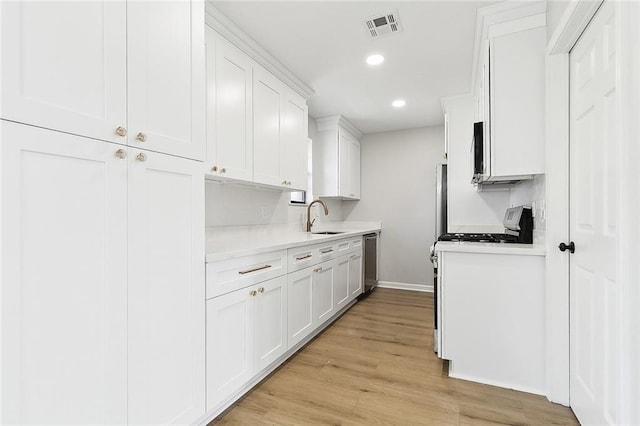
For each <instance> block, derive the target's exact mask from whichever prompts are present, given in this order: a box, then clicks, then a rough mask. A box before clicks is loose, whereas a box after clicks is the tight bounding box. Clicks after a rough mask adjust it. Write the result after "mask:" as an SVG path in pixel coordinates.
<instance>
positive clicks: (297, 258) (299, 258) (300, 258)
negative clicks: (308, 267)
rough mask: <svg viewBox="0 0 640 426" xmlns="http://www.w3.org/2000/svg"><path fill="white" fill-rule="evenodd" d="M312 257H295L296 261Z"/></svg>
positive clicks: (309, 255)
mask: <svg viewBox="0 0 640 426" xmlns="http://www.w3.org/2000/svg"><path fill="white" fill-rule="evenodd" d="M312 256H313V255H312V254H308V255H306V256H301V257H296V260H304V259H308V258H310V257H312Z"/></svg>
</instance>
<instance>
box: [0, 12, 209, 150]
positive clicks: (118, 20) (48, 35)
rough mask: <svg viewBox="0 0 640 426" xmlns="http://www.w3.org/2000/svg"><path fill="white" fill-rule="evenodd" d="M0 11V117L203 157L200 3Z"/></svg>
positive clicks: (202, 59) (202, 13)
mask: <svg viewBox="0 0 640 426" xmlns="http://www.w3.org/2000/svg"><path fill="white" fill-rule="evenodd" d="M0 7H2V11H1V15H2V18H1V19H2V25H1V27H2V89H3V94H2V96H3V102H2V112H1V114H2V118H5V119H8V120H12V121H17V122H21V123H26V124H32V125H35V126H40V127H44V128H48V129H52V130H58V131H63V132H67V133H72V134H77V135H81V136H87V137H91V138H95V139H101V140H105V141H111V142H117V143H121V144H129V145H132V146H136V147H141V148H142V147H144V148H146V149H150V150H155V151H159V152H164V153H168V154H173V155H178V156H183V157H188V158H193V159H198V160H202V159H203V158H204V146H205V121H204V110H205V98H204V91H205V76H204V4H203V3H202V2H201V1H195V0H194V1H192V2H151V1H144V2H143V1H132V2H124V1H95V2H93V1H92V2H27V1H24V2H17V1H16V2H2V4H1V6H0Z"/></svg>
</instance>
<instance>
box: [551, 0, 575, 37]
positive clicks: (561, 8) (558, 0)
mask: <svg viewBox="0 0 640 426" xmlns="http://www.w3.org/2000/svg"><path fill="white" fill-rule="evenodd" d="M569 3H570V2H569V1H568V0H548V1H547V41H549V39H550V38H551V36H552V35H553V32H554V31H555V30H556V28H557V27H558V24H560V19H561V18H562V15H563V14H564V12H565V10H566V9H567V6H568V5H569Z"/></svg>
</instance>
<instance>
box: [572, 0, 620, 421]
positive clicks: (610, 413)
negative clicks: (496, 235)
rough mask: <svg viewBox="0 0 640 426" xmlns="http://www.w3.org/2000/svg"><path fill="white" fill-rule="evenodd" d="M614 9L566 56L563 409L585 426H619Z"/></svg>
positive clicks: (607, 7) (605, 9) (606, 9)
mask: <svg viewBox="0 0 640 426" xmlns="http://www.w3.org/2000/svg"><path fill="white" fill-rule="evenodd" d="M615 46H616V42H615V13H614V2H612V1H607V2H605V3H604V4H603V5H602V7H601V8H600V10H599V11H598V12H597V14H596V16H595V17H594V19H593V20H592V21H591V23H590V24H589V26H588V27H587V29H586V30H585V32H584V33H583V34H582V36H581V37H580V39H579V40H578V42H577V43H576V45H575V46H574V48H573V50H572V51H571V54H570V58H571V59H570V63H571V75H570V81H571V95H570V99H571V101H570V102H571V104H570V110H571V129H570V132H571V138H570V238H571V240H572V241H574V242H575V253H574V254H572V255H571V261H570V336H571V337H570V340H571V342H570V362H571V367H570V403H571V407H572V408H573V410H574V412H575V413H576V416H577V417H578V419H579V420H580V422H581V423H582V424H584V425H590V424H598V425H602V424H618V423H619V421H618V407H617V400H618V396H619V395H618V393H617V377H618V373H617V369H616V368H617V366H618V365H619V362H618V359H617V358H618V353H617V352H619V334H618V327H616V324H618V323H619V322H618V320H617V315H618V314H619V309H618V308H619V306H618V294H619V283H618V279H617V269H616V265H617V259H618V254H617V241H618V229H617V228H618V227H617V223H616V218H617V215H618V211H617V210H618V204H619V202H618V192H617V186H616V183H617V181H618V176H617V173H618V171H617V170H618V162H619V160H618V133H617V128H618V125H617V117H618V114H617V110H616V100H617V93H616V65H617V60H616V59H617V58H616V51H615Z"/></svg>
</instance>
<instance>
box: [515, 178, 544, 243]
mask: <svg viewBox="0 0 640 426" xmlns="http://www.w3.org/2000/svg"><path fill="white" fill-rule="evenodd" d="M510 192H511V194H510V198H509V203H510V205H511V207H514V206H519V205H525V206H531V208H532V212H533V241H534V243H540V244H543V243H544V240H545V230H546V221H545V216H546V214H545V213H546V190H545V176H544V175H536V176H535V177H534V178H533V179H532V180H527V181H523V182H521V183H519V184H517V185H516V186H515V187H514V188H512V189H511V191H510Z"/></svg>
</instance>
